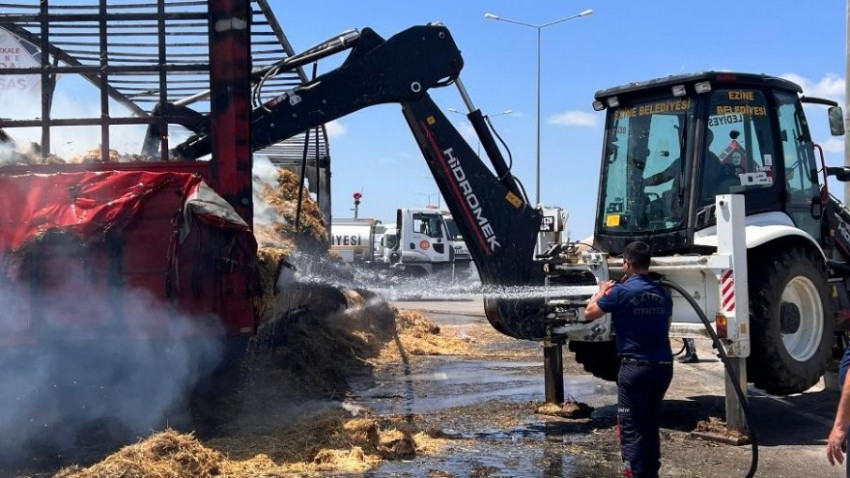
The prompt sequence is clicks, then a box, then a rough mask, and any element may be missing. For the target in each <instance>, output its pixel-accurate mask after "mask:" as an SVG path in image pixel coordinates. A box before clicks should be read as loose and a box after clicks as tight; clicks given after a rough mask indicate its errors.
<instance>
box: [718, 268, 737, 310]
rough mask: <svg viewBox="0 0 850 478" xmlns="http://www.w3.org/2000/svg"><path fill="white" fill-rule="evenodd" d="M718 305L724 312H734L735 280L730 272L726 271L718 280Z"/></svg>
mask: <svg viewBox="0 0 850 478" xmlns="http://www.w3.org/2000/svg"><path fill="white" fill-rule="evenodd" d="M720 303H721V305H722V309H723V310H724V311H725V312H733V311H734V310H735V279H733V278H732V270H731V269H729V270H727V271H726V272H725V273H724V274H723V276H722V277H721V279H720Z"/></svg>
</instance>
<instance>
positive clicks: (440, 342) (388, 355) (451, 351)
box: [378, 308, 471, 363]
mask: <svg viewBox="0 0 850 478" xmlns="http://www.w3.org/2000/svg"><path fill="white" fill-rule="evenodd" d="M393 309H394V311H395V314H396V333H397V340H395V341H393V342H390V343H387V344H386V346H385V347H384V348H383V350H382V351H381V355H380V357H379V359H378V360H379V362H381V363H388V362H396V361H398V358H399V357H400V356H401V355H403V354H405V355H469V354H470V353H471V352H470V346H469V343H467V342H466V341H464V340H462V339H460V338H458V337H450V336H446V335H442V334H441V333H440V328H439V327H438V326H437V325H435V324H434V323H433V322H431V321H430V320H428V319H427V318H425V316H424V315H422V314H421V313H419V312H416V311H412V310H398V309H395V308H393Z"/></svg>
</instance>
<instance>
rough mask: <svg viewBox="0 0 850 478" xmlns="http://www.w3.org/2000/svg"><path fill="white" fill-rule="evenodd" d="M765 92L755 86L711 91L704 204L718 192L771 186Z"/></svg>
mask: <svg viewBox="0 0 850 478" xmlns="http://www.w3.org/2000/svg"><path fill="white" fill-rule="evenodd" d="M768 111H769V110H768V106H767V101H766V99H765V96H764V94H763V93H762V92H761V91H758V90H749V89H728V90H716V91H714V92H713V93H711V99H710V102H709V111H708V119H707V126H708V128H707V130H706V134H705V141H704V149H703V163H702V187H701V189H700V196H701V200H702V202H703V204H712V203H713V202H714V197H715V196H717V195H718V194H730V193H738V194H740V193H743V194H746V195H750V194H752V193H754V192H757V191H763V190H766V189H771V188H773V185H774V181H775V179H776V170H775V166H774V158H775V152H774V151H773V138H772V135H771V129H770V116H769V115H768Z"/></svg>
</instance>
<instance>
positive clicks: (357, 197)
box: [354, 193, 363, 206]
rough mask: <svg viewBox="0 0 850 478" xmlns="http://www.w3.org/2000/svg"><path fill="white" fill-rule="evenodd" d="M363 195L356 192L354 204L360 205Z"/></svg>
mask: <svg viewBox="0 0 850 478" xmlns="http://www.w3.org/2000/svg"><path fill="white" fill-rule="evenodd" d="M362 197H363V195H362V194H360V193H354V205H355V206H359V205H360V198H362Z"/></svg>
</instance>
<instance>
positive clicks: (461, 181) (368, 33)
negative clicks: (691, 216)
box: [175, 24, 547, 340]
mask: <svg viewBox="0 0 850 478" xmlns="http://www.w3.org/2000/svg"><path fill="white" fill-rule="evenodd" d="M347 48H350V49H351V52H350V53H349V56H348V57H347V58H346V59H345V61H344V62H343V64H342V65H341V66H340V67H338V68H336V69H333V70H331V71H329V72H327V73H325V74H322V75H320V76H318V77H317V78H315V80H313V81H310V82H308V83H306V84H304V85H301V86H298V87H296V88H294V89H293V90H291V91H289V92H287V93H285V94H282V95H281V96H279V97H277V98H275V99H274V100H272V101H269V102H266V103H265V104H264V105H262V106H261V107H259V108H256V109H255V110H254V112H253V117H252V132H251V133H252V147H253V149H254V150H255V151H256V150H258V149H261V148H264V147H266V146H269V145H271V144H274V143H277V142H279V141H282V140H284V139H287V138H289V137H292V136H294V135H296V134H298V133H301V132H303V131H305V130H307V129H309V128H312V127H315V126H318V125H321V124H323V123H327V122H329V121H332V120H334V119H337V118H340V117H342V116H345V115H347V114H350V113H352V112H355V111H357V110H360V109H362V108H365V107H368V106H372V105H377V104H383V103H399V104H400V105H401V107H402V112H403V114H404V117H405V119H406V120H407V124H408V126H409V127H410V129H411V131H412V132H413V135H414V137H415V138H416V141H417V143H418V145H419V148H420V149H421V151H422V154H423V156H424V157H425V160H426V162H427V163H428V167H429V168H430V170H431V173H432V174H433V176H434V179H435V180H436V182H437V185H438V187H439V188H440V192H441V193H442V195H443V198H445V200H446V205H447V206H448V208H449V210H450V211H451V213H452V216H453V217H454V219H455V221H456V222H457V225H458V227H459V229H460V231H461V233H462V234H463V237H464V239H465V240H466V242H467V245H468V247H469V251H470V253H471V255H472V258H473V260H474V261H475V264H476V266H477V267H478V271H479V275H480V277H481V281H482V283H483V284H484V286H485V289H486V292H485V309H486V314H487V318H488V319H489V321H490V323H491V324H492V325H493V326H494V327H495V328H496V329H497V330H499V331H500V332H502V333H505V334H507V335H510V336H512V337H516V338H521V339H528V340H545V339H547V335H546V324H545V319H544V301H543V298H542V297H537V298H532V299H529V298H524V297H518V296H517V295H516V294H514V295H513V296H511V295H508V294H506V293H505V289H504V288H506V287H510V286H542V285H543V277H544V276H543V268H542V265H541V264H540V263H538V262H535V261H534V251H535V244H536V240H537V233H538V231H539V228H540V222H541V213H540V212H539V211H538V210H536V209H534V208H532V207H530V206H529V205H528V203H527V200H526V198H525V194H524V193H523V191H522V189H521V188H520V187H519V185H518V183H517V181H516V180H515V178H514V177H513V176H512V175H511V173H510V169H509V167H508V166H507V164H506V162H505V160H504V158H503V157H502V154H501V152H500V150H499V148H498V146H497V145H496V143H495V140H494V139H493V135H492V132H491V131H490V129H489V127H488V126H487V123H486V121H485V118H484V116H483V115H482V114H481V112H480V111H479V110H477V109H475V108H474V107H473V106H472V103H471V101H470V100H469V97H468V95H467V94H466V91H465V90H464V88H463V85H462V83H461V82H460V79H459V78H458V76H459V74H460V70H461V68H462V67H463V59H462V58H461V55H460V51H459V50H458V48H457V46H456V45H455V43H454V40H453V39H452V36H451V34H450V32H449V30H448V29H447V28H446V27H444V26H442V25H439V24H432V25H425V26H416V27H412V28H409V29H407V30H404V31H402V32H400V33H398V34H397V35H394V36H392V37H390V38H389V39H386V40H384V39H383V38H381V37H380V36H379V35H377V34H376V33H375V32H373V31H372V30H370V29H364V30H362V32H360V33H359V35H352V34H351V33H348V34H346V35H345V36H341V37H338V38H336V39H333V40H330V41H328V42H325V43H323V44H321V45H319V46H317V47H314V48H312V49H310V50H308V51H307V52H305V53H302V54H300V55H295V56H292V57H290V58H288V59H286V60H285V61H283V62H281V63H279V64H278V65H276V66H275V67H273V68H271V69H269V71H267V72H263V73H262V74H274V73H275V71H274V70H275V69H277V70H278V71H280V70H284V69H287V68H294V67H296V66H300V65H303V64H305V63H306V62H311V61H315V60H316V59H318V58H321V57H324V56H328V55H330V54H333V53H336V52H338V51H341V50H343V49H347ZM262 74H260V75H258V77H257V79H258V83H261V79H262ZM452 83H455V84H456V85H457V86H458V89H459V91H460V94H461V95H462V97H463V100H464V101H465V102H466V104H467V106H468V107H469V110H470V111H471V113H469V115H468V118H469V119H470V121H471V123H472V125H473V127H474V128H475V130H476V132H477V134H478V136H479V138H480V140H481V145H482V146H483V148H484V150H485V151H486V153H487V156H488V157H489V158H490V162H491V164H492V167H493V169H492V170H491V169H490V168H489V167H488V166H487V165H486V164H485V163H484V162H483V161H482V160H481V159H480V158H479V157H478V156H477V155H476V154H475V152H474V151H473V149H472V148H471V147H470V146H469V144H468V143H467V142H466V141H465V140H464V138H463V137H462V136H461V134H460V133H459V132H458V131H457V129H456V128H455V127H454V126H453V125H452V124H451V122H450V121H448V120H447V118H446V116H445V115H444V114H443V113H442V112H441V110H440V109H439V108H438V107H437V106H436V105H435V104H434V102H433V101H432V99H431V98H430V96H429V95H428V93H427V91H428V90H429V89H430V88H435V87H443V86H447V85H450V84H452ZM197 132H198V134H197V135H196V136H194V137H192V138H190V139H189V140H187V141H185V142H184V143H182V144H180V145H178V146H177V147H176V148H175V153H176V155H178V156H182V157H184V158H187V159H193V158H198V157H201V156H203V155H205V154H208V153H209V151H210V145H209V144H210V138H209V136H208V135H207V134H206V133H205V132H204V131H203V130H197Z"/></svg>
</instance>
